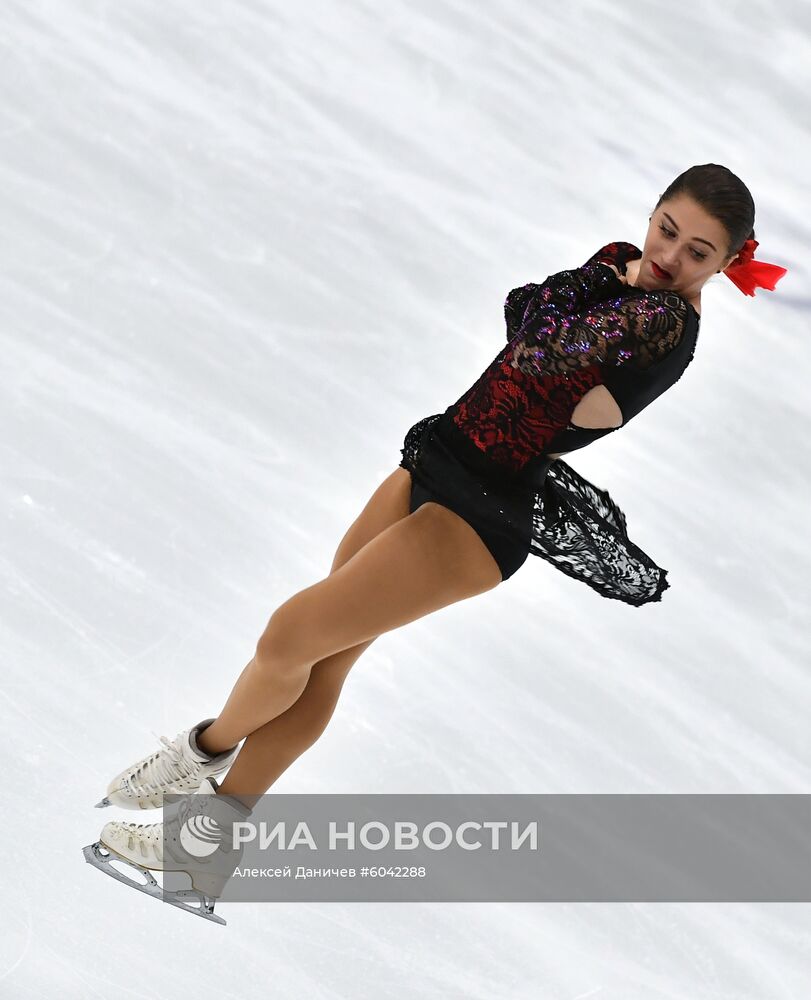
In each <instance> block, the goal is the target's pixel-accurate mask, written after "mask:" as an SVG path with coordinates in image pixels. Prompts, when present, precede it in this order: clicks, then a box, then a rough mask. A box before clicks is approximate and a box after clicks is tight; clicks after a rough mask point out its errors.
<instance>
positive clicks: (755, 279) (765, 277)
mask: <svg viewBox="0 0 811 1000" xmlns="http://www.w3.org/2000/svg"><path fill="white" fill-rule="evenodd" d="M758 245H759V244H758V241H757V240H747V241H746V243H744V245H743V246H742V247H741V249H740V251H739V253H738V256H737V257H736V258H735V260H733V261H732V263H731V264H730V265H729V267H727V269H726V270H725V271H724V274H725V275H726V276H727V277H728V278H729V280H730V281H731V282H733V283H734V284H735V285H737V286H738V288H740V290H741V291H742V292H743V294H744V295H754V294H755V289H756V288H767V289H768V290H769V291H772V292H773V291H774V286H775V285H776V284H777V282H778V281H779V280H780V279H781V278H782V277H783V275H784V274H786V273H788V272H787V271H786V268H785V267H780V266H779V264H767V263H766V261H765V260H755V259H754V256H755V248H756V247H757V246H758Z"/></svg>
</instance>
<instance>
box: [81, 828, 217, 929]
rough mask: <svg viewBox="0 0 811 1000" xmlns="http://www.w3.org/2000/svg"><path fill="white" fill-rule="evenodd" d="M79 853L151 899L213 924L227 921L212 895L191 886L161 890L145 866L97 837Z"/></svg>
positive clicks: (95, 866)
mask: <svg viewBox="0 0 811 1000" xmlns="http://www.w3.org/2000/svg"><path fill="white" fill-rule="evenodd" d="M82 854H83V855H84V859H85V861H87V862H88V864H91V865H93V867H94V868H98V869H99V871H102V872H104V873H105V874H106V875H110V876H112V878H114V879H117V880H118V881H119V882H123V883H124V884H125V885H129V886H131V887H132V888H133V889H138V891H139V892H145V893H146V894H147V896H152V898H153V899H159V900H161V901H162V902H164V903H171V905H172V906H178V907H180V909H181V910H187V911H188V912H189V913H193V914H194V915H195V916H198V917H203V918H205V919H206V920H212V921H213V922H214V923H215V924H227V921H226V920H223V918H222V917H219V916H217V914H216V913H215V912H214V900H213V899H212V898H210V897H208V896H206V895H204V894H203V893H202V892H200V891H199V890H198V889H194V888H192V889H177V890H175V891H170V890H165V891H164V889H163V888H162V886H160V885H159V884H158V882H157V881H156V879H155V876H154V875H153V874H152V872H151V871H150V870H149V869H148V868H141V866H140V865H136V864H134V863H133V862H132V861H129V860H128V859H127V858H122V857H121V855H120V854H116V853H115V851H111V850H110V849H109V847H107V846H105V845H104V844H102V843H101V841H98V840H97V841H96V843H95V844H88V845H87V847H84V848H82ZM112 861H120V862H121V863H122V864H125V865H127V866H128V867H129V868H132V869H133V870H134V871H136V872H138V874H139V875H143V876H144V877H145V878H146V880H147V881H146V883H143V882H136V881H135V880H134V879H131V878H128V877H127V876H126V875H125V874H124V873H123V872H120V871H119V870H118V869H117V868H114V867H113V865H112V863H111V862H112ZM184 899H194V900H197V902H198V903H199V904H200V905H199V906H192V905H190V904H189V903H184V902H183V900H184Z"/></svg>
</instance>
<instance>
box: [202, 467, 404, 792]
mask: <svg viewBox="0 0 811 1000" xmlns="http://www.w3.org/2000/svg"><path fill="white" fill-rule="evenodd" d="M410 499H411V474H410V473H409V472H408V470H406V469H403V468H397V469H395V470H394V472H393V473H391V475H389V476H387V477H386V478H385V479H384V480H383V482H382V483H381V484H380V485H379V486H378V487H377V489H376V490H375V491H374V493H373V494H372V496H371V497H370V499H369V500H368V501H367V503H366V506H365V507H364V508H363V510H362V511H361V512H360V514H359V515H358V517H357V518H356V519H355V520H354V521H353V523H352V524H351V525H350V526H349V529H348V530H347V532H346V533H345V534H344V537H343V538H342V539H341V543H340V545H339V546H338V548H337V550H336V552H335V556H334V558H333V560H332V567H331V569H330V575H331V574H333V573H335V572H336V571H337V570H338V569H340V568H341V566H343V565H344V564H345V563H347V562H349V560H350V559H351V558H352V557H353V556H354V555H355V554H356V553H357V552H359V551H360V550H361V549H362V548H363V546H364V545H366V544H367V542H370V541H371V540H372V539H373V538H376V537H377V536H378V535H379V534H380V533H381V532H382V531H385V530H386V528H388V527H390V526H391V525H392V524H395V523H396V522H397V521H401V520H402V519H403V518H404V517H408V515H409V511H410ZM373 641H374V640H372V639H370V640H368V641H367V642H363V643H359V644H358V645H356V646H354V647H352V648H351V649H346V650H342V651H341V652H339V653H336V654H334V655H333V656H328V657H325V658H324V659H322V660H320V661H319V662H318V663H316V664H315V665H314V666H313V669H312V671H311V673H310V678H309V680H308V683H307V686H306V687H305V689H304V691H303V692H302V693H301V695H300V696H299V698H298V699H296V701H295V702H294V703H293V705H291V706H290V708H289V709H287V710H286V711H285V712H283V713H282V714H281V715H278V716H276V718H274V719H272V720H271V721H270V722H268V723H266V724H265V725H264V726H262V727H261V728H260V729H258V730H256V731H255V732H254V733H253V734H251V735H252V736H254V737H256V738H255V739H254V740H253V741H252V742H253V743H254V744H255V743H257V742H258V737H259V736H261V737H262V744H263V749H264V756H265V759H266V761H267V765H268V773H269V774H271V773H273V772H274V771H275V774H276V777H278V776H279V775H280V774H281V773H282V772H283V771H284V770H285V769H286V768H287V767H288V766H289V764H290V763H291V762H292V761H293V760H295V758H296V757H297V756H298V755H299V754H300V753H303V751H304V750H305V749H306V748H307V747H308V746H311V745H312V744H313V743H314V742H315V741H316V740H317V739H318V737H319V736H320V735H321V733H322V732H323V731H324V728H325V727H326V725H327V723H328V722H329V719H330V718H331V716H332V713H333V710H334V708H335V703H336V702H337V700H338V696H339V694H340V692H341V689H342V687H343V682H344V680H345V678H346V675H347V673H348V672H349V670H350V668H351V667H352V666H353V664H354V663H355V662H356V661H357V659H358V657H359V656H360V655H361V654H362V653H363V652H364V651H365V650H366V649H368V647H369V646H370V645H371V644H372V642H373ZM252 662H253V660H251V663H252ZM251 663H249V664H248V665H247V666H246V667H245V669H244V670H243V671H242V674H241V676H240V678H239V680H238V681H237V684H240V683H242V682H243V681H246V680H247V678H246V674H247V673H248V670H249V668H250V666H251ZM330 691H331V694H330ZM220 729H221V727H220V725H219V720H216V721H215V722H214V723H212V724H211V725H210V726H209V727H208V728H207V729H206V730H205V731H204V732H203V733H202V735H201V736H199V737H198V743H199V745H200V746H201V747H202V748H203V750H207V751H208V752H209V753H219V752H220V751H221V750H222V749H230V747H228V748H226V747H225V745H224V744H223V742H222V739H223V737H222V734H221V732H220ZM274 761H275V763H274ZM237 773H239V772H237ZM274 780H275V778H274Z"/></svg>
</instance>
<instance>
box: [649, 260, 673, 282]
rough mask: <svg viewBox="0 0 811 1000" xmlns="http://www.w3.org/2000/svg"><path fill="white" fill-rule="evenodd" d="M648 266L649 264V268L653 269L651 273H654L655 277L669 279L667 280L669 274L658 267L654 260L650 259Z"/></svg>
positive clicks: (662, 279) (663, 279)
mask: <svg viewBox="0 0 811 1000" xmlns="http://www.w3.org/2000/svg"><path fill="white" fill-rule="evenodd" d="M650 266H651V270H652V271H653V273H654V274H655V275H656V277H657V278H659V279H660V280H661V281H669V280H670V275H669V274H668V272H667V271H664V270H662V268H661V267H659V265H658V264H654V262H653V261H651V262H650Z"/></svg>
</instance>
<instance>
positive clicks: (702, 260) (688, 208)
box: [635, 194, 737, 302]
mask: <svg viewBox="0 0 811 1000" xmlns="http://www.w3.org/2000/svg"><path fill="white" fill-rule="evenodd" d="M728 240H729V234H728V233H727V231H726V229H725V228H724V227H723V225H722V224H721V223H720V222H719V221H718V220H717V219H714V218H713V217H712V216H711V215H708V214H707V212H706V211H705V210H704V209H703V208H702V207H701V206H700V205H699V204H698V202H696V201H694V200H693V199H692V198H691V197H689V195H684V194H681V195H678V196H677V197H675V198H670V199H668V200H667V201H663V202H662V204H661V205H660V206H659V207H658V208H657V209H656V210H655V211H654V213H653V215H651V217H650V224H649V226H648V233H647V236H646V237H645V246H644V248H643V250H642V259H641V260H640V262H639V272H638V276H637V279H636V282H635V284H636V285H637V286H638V287H640V288H645V289H647V290H649V291H651V290H654V289H659V288H661V289H672V290H673V291H675V292H678V293H679V294H680V295H683V296H684V298H686V299H687V300H688V302H689V301H695V300H697V299H698V296H699V295H700V293H701V287H702V285H703V284H704V282H705V281H706V280H707V279H708V278H711V277H712V276H713V275H714V274H715V273H716V272H717V271H718V270H719V269H720V270H722V271H723V270H724V268H725V267H727V265H728V264H729V263H730V262H731V261H732V260H734V259H735V257H736V256H737V254H733V255H732V256H731V257H729V256H727V255H726V251H727V246H728ZM654 264H656V265H658V267H660V268H662V269H663V270H664V271H667V272H668V276H663V275H662V274H661V273H660V272H658V271H657V269H656V268H654V266H653V265H654Z"/></svg>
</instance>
